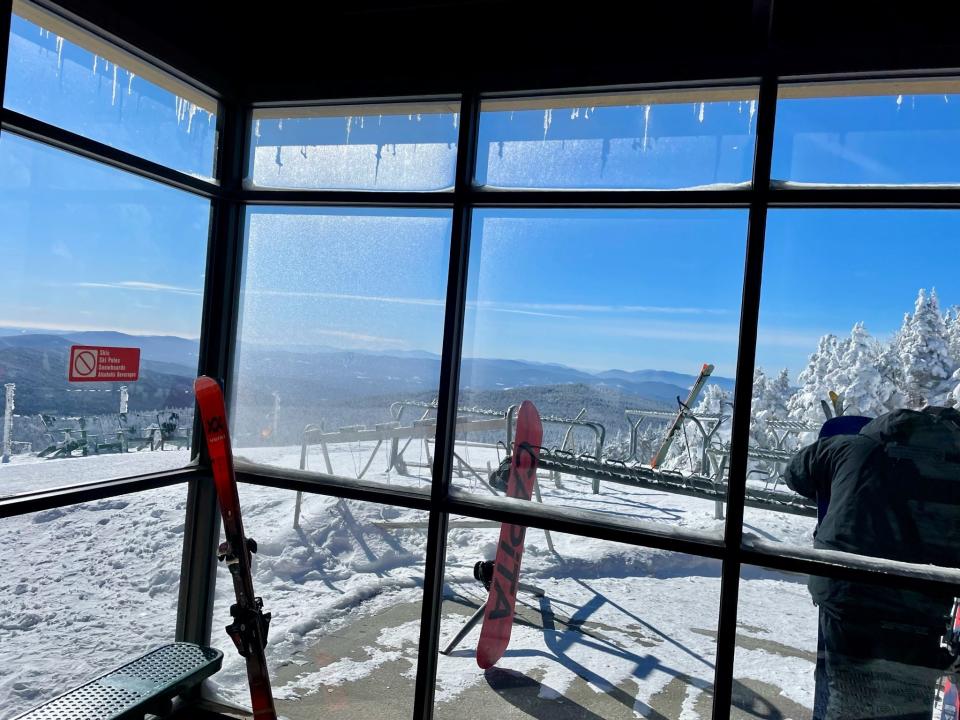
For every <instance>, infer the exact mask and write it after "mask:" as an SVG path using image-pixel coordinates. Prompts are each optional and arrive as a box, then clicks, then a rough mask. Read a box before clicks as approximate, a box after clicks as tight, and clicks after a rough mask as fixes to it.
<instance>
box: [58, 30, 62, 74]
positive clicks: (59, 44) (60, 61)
mask: <svg viewBox="0 0 960 720" xmlns="http://www.w3.org/2000/svg"><path fill="white" fill-rule="evenodd" d="M62 68H63V38H62V37H60V36H59V35H57V72H58V73H59V72H60V70H61V69H62Z"/></svg>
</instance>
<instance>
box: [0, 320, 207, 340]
mask: <svg viewBox="0 0 960 720" xmlns="http://www.w3.org/2000/svg"><path fill="white" fill-rule="evenodd" d="M0 327H5V328H22V329H23V330H50V331H53V332H87V331H93V332H122V333H127V334H128V335H176V336H177V337H182V338H186V339H187V340H198V339H199V335H194V334H192V333H186V334H184V333H180V332H174V331H172V330H171V329H170V328H131V327H121V326H119V325H101V324H97V323H91V324H86V323H73V322H68V321H57V322H45V321H43V320H11V319H8V318H2V317H0Z"/></svg>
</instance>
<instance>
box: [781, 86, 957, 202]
mask: <svg viewBox="0 0 960 720" xmlns="http://www.w3.org/2000/svg"><path fill="white" fill-rule="evenodd" d="M958 90H960V84H958V81H957V80H954V79H932V80H903V81H889V80H888V81H874V82H849V83H844V84H836V85H830V84H822V83H818V84H811V85H784V86H783V87H781V89H780V99H779V101H778V103H777V130H776V139H775V142H774V152H773V169H772V173H771V177H773V178H774V179H776V180H777V181H780V182H784V183H786V184H787V185H788V186H790V185H797V184H799V185H803V184H839V185H937V184H954V185H955V184H957V182H958V180H960V175H958V174H957V160H958V157H957V149H956V148H957V137H958V133H960V131H958V130H957V128H958V126H960V123H958V121H960V105H958V103H960V94H958Z"/></svg>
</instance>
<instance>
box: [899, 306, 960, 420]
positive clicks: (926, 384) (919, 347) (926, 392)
mask: <svg viewBox="0 0 960 720" xmlns="http://www.w3.org/2000/svg"><path fill="white" fill-rule="evenodd" d="M898 353H899V358H900V363H901V364H902V366H903V385H902V387H901V392H902V394H903V396H904V400H905V404H906V406H907V407H912V408H918V409H919V408H922V407H923V406H924V405H926V404H928V403H934V402H937V401H938V400H939V399H940V398H942V396H943V395H944V393H946V392H949V391H950V390H951V389H952V387H948V385H949V379H950V377H951V376H952V375H953V371H954V370H956V369H957V364H956V363H955V362H954V360H953V359H952V358H951V356H950V350H949V347H948V340H947V328H946V325H945V324H944V321H943V317H942V316H941V315H940V307H939V303H938V301H937V293H936V291H935V290H932V291H931V292H930V295H929V296H928V295H927V294H926V292H925V291H924V289H923V288H921V289H920V292H919V293H918V294H917V300H916V303H915V305H914V312H913V315H912V316H910V317H908V318H907V322H905V325H904V328H903V329H902V330H901V333H900V337H899V348H898Z"/></svg>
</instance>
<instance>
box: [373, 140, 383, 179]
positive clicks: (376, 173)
mask: <svg viewBox="0 0 960 720" xmlns="http://www.w3.org/2000/svg"><path fill="white" fill-rule="evenodd" d="M376 158H377V166H376V167H375V168H374V170H373V182H374V184H376V182H377V180H378V179H379V178H380V161H381V160H383V144H382V143H377V155H376Z"/></svg>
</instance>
